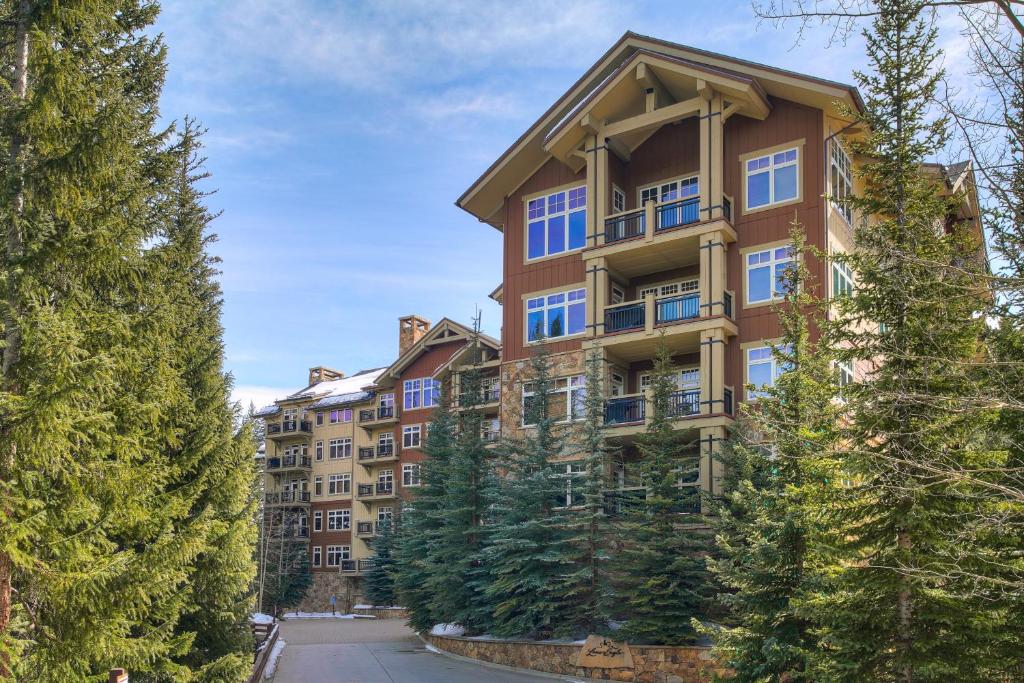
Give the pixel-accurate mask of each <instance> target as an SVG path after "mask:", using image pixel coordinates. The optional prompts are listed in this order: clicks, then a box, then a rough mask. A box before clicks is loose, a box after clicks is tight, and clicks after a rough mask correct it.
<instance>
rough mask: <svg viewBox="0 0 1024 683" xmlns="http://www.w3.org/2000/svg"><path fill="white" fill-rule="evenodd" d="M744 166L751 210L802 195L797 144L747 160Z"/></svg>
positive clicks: (748, 202)
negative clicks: (799, 189)
mask: <svg viewBox="0 0 1024 683" xmlns="http://www.w3.org/2000/svg"><path fill="white" fill-rule="evenodd" d="M745 169H746V173H747V208H748V209H758V208H761V207H764V206H771V205H772V204H781V203H782V202H788V201H790V200H792V199H796V198H797V196H798V195H799V192H798V188H797V184H798V183H797V181H798V178H799V163H798V157H797V150H796V148H795V147H794V148H793V149H787V150H784V151H782V152H775V153H774V154H767V155H765V156H763V157H757V158H756V159H748V160H747V161H746V166H745Z"/></svg>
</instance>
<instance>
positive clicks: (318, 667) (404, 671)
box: [274, 619, 552, 683]
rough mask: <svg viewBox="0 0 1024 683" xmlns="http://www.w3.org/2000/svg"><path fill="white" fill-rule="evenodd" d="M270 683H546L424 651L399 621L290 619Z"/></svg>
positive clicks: (546, 682)
mask: <svg viewBox="0 0 1024 683" xmlns="http://www.w3.org/2000/svg"><path fill="white" fill-rule="evenodd" d="M280 628H281V638H282V639H284V641H285V642H286V643H288V644H287V645H286V646H285V648H284V653H283V654H282V655H281V658H280V659H279V660H278V662H277V673H276V674H275V676H274V683H542V682H543V683H550V682H551V680H552V679H551V678H548V677H542V676H533V675H530V674H520V673H516V672H513V671H504V670H501V669H496V668H493V667H486V666H480V665H476V664H473V663H470V662H462V661H458V660H455V659H451V658H450V657H445V656H443V655H437V654H434V653H432V652H428V651H427V650H426V649H425V648H424V646H423V641H421V640H420V639H419V638H418V637H417V636H416V634H415V633H413V632H412V631H411V630H410V629H409V628H408V627H407V626H405V624H404V622H403V621H402V620H401V619H292V620H289V621H285V622H282V623H281V626H280Z"/></svg>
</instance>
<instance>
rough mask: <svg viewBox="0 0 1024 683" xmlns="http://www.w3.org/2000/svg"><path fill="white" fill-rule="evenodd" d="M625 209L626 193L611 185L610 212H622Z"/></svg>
mask: <svg viewBox="0 0 1024 683" xmlns="http://www.w3.org/2000/svg"><path fill="white" fill-rule="evenodd" d="M625 210H626V193H625V192H623V191H622V190H620V189H619V188H618V187H616V186H615V185H612V213H622V212H623V211H625Z"/></svg>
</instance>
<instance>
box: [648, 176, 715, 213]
mask: <svg viewBox="0 0 1024 683" xmlns="http://www.w3.org/2000/svg"><path fill="white" fill-rule="evenodd" d="M639 192H640V206H643V205H645V204H646V203H647V202H648V201H651V200H653V201H655V202H671V201H675V200H676V199H692V198H696V197H698V196H699V195H700V188H699V186H698V184H697V176H689V177H686V178H677V179H675V180H668V181H665V182H661V183H655V184H654V185H649V186H647V187H643V188H640V190H639Z"/></svg>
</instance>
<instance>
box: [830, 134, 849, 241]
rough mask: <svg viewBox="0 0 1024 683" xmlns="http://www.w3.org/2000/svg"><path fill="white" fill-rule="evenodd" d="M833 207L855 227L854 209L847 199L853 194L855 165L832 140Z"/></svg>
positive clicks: (844, 151) (837, 141) (835, 141)
mask: <svg viewBox="0 0 1024 683" xmlns="http://www.w3.org/2000/svg"><path fill="white" fill-rule="evenodd" d="M831 166H832V174H831V179H832V205H833V206H835V207H836V211H838V212H839V213H840V214H841V215H842V217H843V218H845V219H846V222H847V223H849V224H850V225H853V207H852V206H850V204H849V203H848V202H847V201H846V199H847V198H848V197H849V196H850V195H852V194H853V164H852V163H850V157H849V155H848V154H847V153H846V150H844V149H843V146H842V145H841V144H839V140H836V139H833V140H832V164H831Z"/></svg>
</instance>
